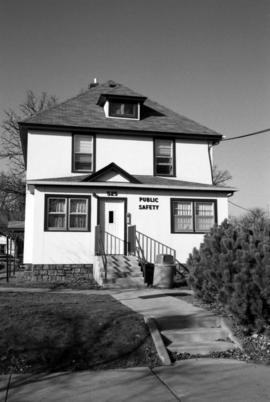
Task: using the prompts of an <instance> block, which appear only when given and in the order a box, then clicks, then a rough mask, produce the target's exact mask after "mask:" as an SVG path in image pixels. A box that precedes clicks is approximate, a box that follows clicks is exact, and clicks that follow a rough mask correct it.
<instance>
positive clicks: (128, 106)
mask: <svg viewBox="0 0 270 402" xmlns="http://www.w3.org/2000/svg"><path fill="white" fill-rule="evenodd" d="M136 106H137V105H135V104H134V103H125V109H124V113H125V114H126V115H131V116H134V115H135V113H136V112H135V109H136Z"/></svg>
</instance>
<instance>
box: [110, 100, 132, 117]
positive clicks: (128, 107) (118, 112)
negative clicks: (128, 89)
mask: <svg viewBox="0 0 270 402" xmlns="http://www.w3.org/2000/svg"><path fill="white" fill-rule="evenodd" d="M137 110H138V104H137V103H121V102H110V104H109V114H110V116H122V117H125V116H127V117H134V118H135V117H137Z"/></svg>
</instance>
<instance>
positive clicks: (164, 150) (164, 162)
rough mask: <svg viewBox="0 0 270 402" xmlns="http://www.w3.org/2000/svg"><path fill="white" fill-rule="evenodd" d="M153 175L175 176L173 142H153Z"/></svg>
mask: <svg viewBox="0 0 270 402" xmlns="http://www.w3.org/2000/svg"><path fill="white" fill-rule="evenodd" d="M154 148H155V150H154V159H155V160H154V173H155V175H157V176H175V162H174V159H175V157H174V155H175V143H174V141H173V140H155V144H154Z"/></svg>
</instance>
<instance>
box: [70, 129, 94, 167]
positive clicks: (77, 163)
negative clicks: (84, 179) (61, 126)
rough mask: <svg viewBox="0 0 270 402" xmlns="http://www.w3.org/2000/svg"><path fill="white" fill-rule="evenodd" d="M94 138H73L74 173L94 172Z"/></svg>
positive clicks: (85, 136)
mask: <svg viewBox="0 0 270 402" xmlns="http://www.w3.org/2000/svg"><path fill="white" fill-rule="evenodd" d="M93 143H94V138H93V136H91V135H78V134H75V135H74V136H73V162H72V163H73V169H72V170H73V171H74V172H92V171H93V166H94V153H93V148H94V147H93Z"/></svg>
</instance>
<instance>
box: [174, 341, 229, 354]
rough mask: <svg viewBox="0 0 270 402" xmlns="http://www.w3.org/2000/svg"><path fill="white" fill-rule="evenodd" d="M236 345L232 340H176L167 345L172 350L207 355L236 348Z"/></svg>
mask: <svg viewBox="0 0 270 402" xmlns="http://www.w3.org/2000/svg"><path fill="white" fill-rule="evenodd" d="M235 348H236V345H235V344H234V343H231V342H222V341H220V342H185V343H183V342H179V343H177V342H174V343H172V344H171V345H169V346H167V349H169V350H170V351H171V352H175V353H189V354H191V355H201V356H207V355H209V354H210V353H213V352H226V351H227V350H231V349H235Z"/></svg>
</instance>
